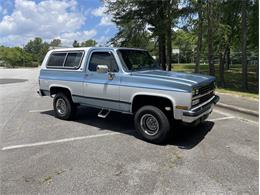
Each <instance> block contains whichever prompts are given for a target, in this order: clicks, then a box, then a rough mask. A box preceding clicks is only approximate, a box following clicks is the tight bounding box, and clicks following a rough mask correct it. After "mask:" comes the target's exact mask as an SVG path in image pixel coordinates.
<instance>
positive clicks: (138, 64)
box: [117, 49, 159, 71]
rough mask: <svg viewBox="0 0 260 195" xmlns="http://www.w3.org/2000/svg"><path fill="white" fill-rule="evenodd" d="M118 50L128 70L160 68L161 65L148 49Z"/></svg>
mask: <svg viewBox="0 0 260 195" xmlns="http://www.w3.org/2000/svg"><path fill="white" fill-rule="evenodd" d="M117 52H118V55H119V57H120V59H121V61H122V64H123V66H124V68H125V69H126V70H127V71H142V70H151V69H159V65H158V64H157V63H156V62H155V60H154V59H153V58H152V56H150V54H149V53H148V52H147V51H144V50H133V49H119V50H118V51H117Z"/></svg>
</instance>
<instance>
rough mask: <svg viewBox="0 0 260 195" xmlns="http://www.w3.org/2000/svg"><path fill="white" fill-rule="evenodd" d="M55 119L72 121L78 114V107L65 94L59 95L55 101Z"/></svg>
mask: <svg viewBox="0 0 260 195" xmlns="http://www.w3.org/2000/svg"><path fill="white" fill-rule="evenodd" d="M53 109H54V113H55V117H57V118H59V119H63V120H69V119H72V118H73V117H74V116H75V114H76V105H75V104H74V103H73V102H72V100H71V98H70V97H68V96H67V95H66V94H64V93H57V94H56V95H55V97H54V99H53Z"/></svg>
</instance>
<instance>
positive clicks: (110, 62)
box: [88, 52, 119, 72]
mask: <svg viewBox="0 0 260 195" xmlns="http://www.w3.org/2000/svg"><path fill="white" fill-rule="evenodd" d="M98 65H107V66H108V69H109V71H110V72H118V71H119V69H118V66H117V63H116V60H115V58H114V56H113V54H112V53H110V52H93V53H92V54H91V57H90V61H89V65H88V70H89V71H92V72H96V71H97V66H98Z"/></svg>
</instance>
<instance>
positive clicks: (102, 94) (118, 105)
mask: <svg viewBox="0 0 260 195" xmlns="http://www.w3.org/2000/svg"><path fill="white" fill-rule="evenodd" d="M214 90H215V77H212V76H205V75H198V74H186V73H176V72H167V71H163V70H161V69H160V67H159V66H158V64H157V63H156V62H155V61H154V59H153V58H152V57H151V56H150V55H149V53H148V52H147V51H146V50H143V49H132V48H101V47H100V48H99V47H87V48H66V49H55V50H51V51H49V52H48V53H47V55H46V57H45V59H44V61H43V63H42V65H41V70H40V75H39V90H38V93H39V94H40V95H41V96H51V97H53V108H54V111H55V116H56V117H57V118H60V119H64V120H69V119H71V118H72V117H73V116H74V115H75V113H76V110H77V106H78V105H85V106H90V107H96V108H99V109H100V112H99V114H98V116H99V117H103V118H105V117H106V116H107V115H108V114H109V112H110V111H117V112H122V113H128V114H134V123H135V127H136V130H137V131H138V133H139V134H140V135H141V136H142V137H143V138H144V139H145V140H147V141H150V142H154V143H161V142H163V141H164V140H165V139H166V137H167V135H168V133H169V131H170V130H171V129H172V128H171V124H172V123H171V121H172V120H179V121H182V122H184V123H189V124H198V123H200V122H202V121H203V120H205V119H206V118H207V117H208V115H209V114H210V113H211V112H212V109H213V106H214V104H216V103H217V101H218V100H219V97H218V96H216V95H215V93H214Z"/></svg>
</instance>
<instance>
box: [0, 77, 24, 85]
mask: <svg viewBox="0 0 260 195" xmlns="http://www.w3.org/2000/svg"><path fill="white" fill-rule="evenodd" d="M25 81H28V80H27V79H9V78H5V79H0V84H9V83H21V82H25Z"/></svg>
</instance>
